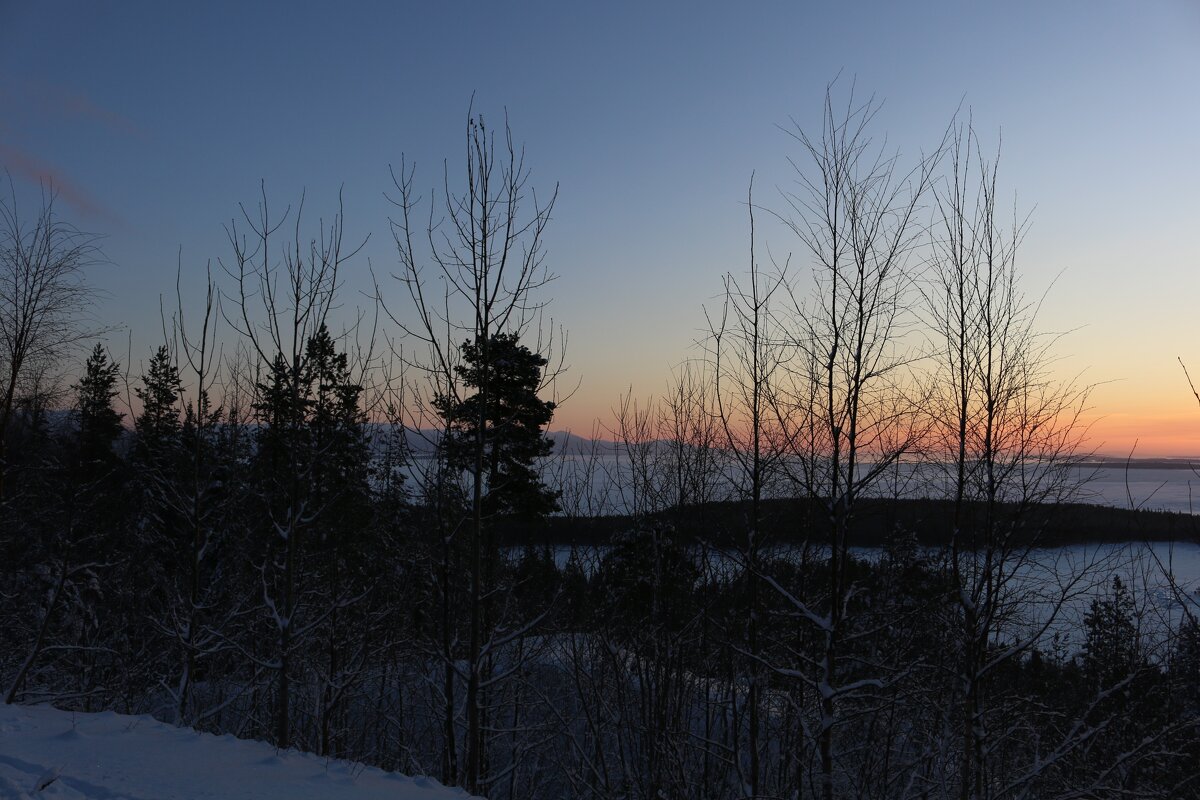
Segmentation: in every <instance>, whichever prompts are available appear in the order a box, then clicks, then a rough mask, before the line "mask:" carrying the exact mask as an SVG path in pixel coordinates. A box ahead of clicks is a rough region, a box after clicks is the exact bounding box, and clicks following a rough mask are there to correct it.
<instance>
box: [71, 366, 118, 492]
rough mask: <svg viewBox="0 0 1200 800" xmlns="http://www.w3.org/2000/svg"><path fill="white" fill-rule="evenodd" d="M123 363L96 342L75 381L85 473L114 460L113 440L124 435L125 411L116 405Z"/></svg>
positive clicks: (81, 456) (80, 458)
mask: <svg viewBox="0 0 1200 800" xmlns="http://www.w3.org/2000/svg"><path fill="white" fill-rule="evenodd" d="M120 369H121V367H120V365H119V364H117V363H116V362H115V361H113V362H110V361H109V359H108V353H106V352H105V350H104V346H103V345H100V344H97V345H96V346H95V348H93V349H92V354H91V355H90V356H88V360H87V362H86V363H85V364H84V373H83V377H81V378H80V379H79V383H77V384H75V403H76V410H77V412H78V415H79V416H78V420H79V460H80V464H81V465H82V466H83V467H84V470H85V472H86V471H91V469H92V468H95V467H103V466H105V465H108V464H110V463H111V462H112V460H113V449H112V448H113V443H114V442H115V441H116V440H117V438H118V437H119V436H120V435H121V419H122V418H123V417H124V415H123V414H120V413H118V412H117V410H116V409H115V408H113V399H114V398H116V396H117V389H116V386H117V377H118V375H119V374H120Z"/></svg>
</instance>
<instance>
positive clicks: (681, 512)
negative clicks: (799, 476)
mask: <svg viewBox="0 0 1200 800" xmlns="http://www.w3.org/2000/svg"><path fill="white" fill-rule="evenodd" d="M763 508H764V509H765V510H766V513H765V515H764V520H763V530H764V533H765V534H766V535H767V536H768V537H769V538H770V540H771V541H772V542H774V543H775V544H777V545H783V546H797V545H803V544H804V543H805V542H807V541H810V540H811V537H812V535H813V530H812V529H811V528H809V527H808V525H809V524H811V523H812V521H813V520H816V521H817V522H816V524H815V525H813V526H812V527H816V528H819V526H820V515H819V507H815V503H814V502H813V501H811V500H806V499H804V498H790V499H769V500H764V501H763ZM745 516H746V510H745V508H744V506H743V505H742V504H741V503H739V502H738V501H736V500H723V501H722V500H714V501H711V502H708V503H705V504H703V505H695V506H687V507H684V508H672V509H670V510H665V511H658V512H652V513H649V514H647V515H646V519H647V520H651V521H652V522H654V523H657V522H660V521H661V522H662V523H664V524H667V523H669V524H671V525H673V526H675V527H676V529H677V530H678V531H679V535H680V536H684V537H691V538H685V541H686V542H687V543H688V544H689V545H696V544H708V545H711V546H714V547H724V548H730V549H736V548H737V547H738V546H739V544H740V543H741V540H742V537H743V535H744V521H745ZM1025 516H1026V517H1027V519H1028V525H1023V526H1022V527H1021V529H1020V530H1019V531H1018V532H1017V533H1016V534H1015V536H1014V540H1015V541H1016V542H1019V543H1020V544H1022V545H1031V544H1036V545H1037V546H1039V547H1063V546H1067V545H1075V544H1080V545H1088V544H1114V545H1120V544H1126V543H1129V542H1180V541H1191V540H1193V539H1195V538H1196V536H1197V532H1198V531H1197V522H1196V518H1195V517H1194V516H1192V515H1190V514H1181V513H1179V512H1174V511H1155V510H1152V509H1128V508H1113V507H1111V506H1101V505H1092V504H1085V503H1054V504H1044V505H1038V506H1035V507H1033V508H1031V509H1029V510H1028V511H1027V512H1025ZM635 524H638V520H637V519H636V518H634V517H630V516H628V515H621V514H616V515H603V516H598V517H568V516H554V517H548V518H546V519H544V520H541V521H540V524H538V525H532V526H531V525H530V524H529V523H528V522H527V521H516V520H497V525H496V528H497V531H498V533H499V535H500V536H501V537H502V539H503V541H504V542H506V543H507V544H510V545H512V546H514V547H520V546H523V545H542V546H555V547H560V548H561V547H570V546H572V545H585V546H592V547H595V546H602V545H605V544H607V543H608V542H609V541H611V540H612V539H614V538H615V537H617V536H619V535H621V534H622V533H623V532H625V531H627V530H629V529H630V528H631V527H632V526H633V525H635ZM898 529H903V530H909V531H919V532H920V534H919V537H918V538H919V544H920V546H921V547H926V548H939V547H944V546H946V545H949V544H950V543H951V541H952V539H953V537H954V532H955V529H954V503H953V501H951V500H946V499H937V498H899V497H889V498H865V499H863V500H861V501H860V502H859V508H858V513H857V514H856V516H855V525H854V528H853V530H851V531H850V532H849V536H848V539H847V541H848V543H849V545H850V546H851V547H870V548H877V547H886V546H888V545H889V544H890V543H891V541H892V539H893V537H894V536H895V532H896V530H898Z"/></svg>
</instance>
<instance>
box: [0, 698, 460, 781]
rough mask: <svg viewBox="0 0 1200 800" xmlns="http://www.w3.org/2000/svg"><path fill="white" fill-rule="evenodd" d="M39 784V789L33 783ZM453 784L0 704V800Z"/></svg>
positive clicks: (148, 720)
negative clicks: (1, 799)
mask: <svg viewBox="0 0 1200 800" xmlns="http://www.w3.org/2000/svg"><path fill="white" fill-rule="evenodd" d="M39 787H44V788H39ZM466 797H467V795H466V794H465V793H464V792H463V791H462V790H460V789H449V788H446V787H443V786H442V785H441V784H439V783H438V782H437V781H435V780H433V779H430V778H409V777H406V776H404V775H400V774H396V773H388V772H383V771H382V770H378V769H374V768H370V767H364V766H362V765H361V764H354V763H349V762H345V761H331V760H328V759H324V758H319V757H317V756H313V755H307V754H304V753H297V752H295V751H286V752H278V751H276V749H275V748H274V747H272V746H271V745H269V744H266V743H264V742H254V741H246V740H241V739H236V738H234V737H232V736H213V735H211V734H207V733H198V732H196V731H194V730H191V729H189V728H175V727H172V726H170V725H166V724H163V723H161V722H159V721H157V720H155V719H154V718H153V717H148V716H143V717H127V716H123V715H121V714H114V713H111V712H106V713H102V714H76V713H72V712H70V711H59V710H57V709H54V708H51V707H49V706H5V705H0V798H3V799H4V800H9V799H10V798H12V800H35V798H56V800H80V799H81V798H88V800H200V798H222V800H242V799H243V798H245V799H248V798H263V799H264V800H266V799H269V800H276V798H278V799H279V800H292V799H293V798H294V800H309V798H312V800H317V799H318V798H321V799H322V800H374V798H380V800H382V799H383V798H387V800H465V798H466Z"/></svg>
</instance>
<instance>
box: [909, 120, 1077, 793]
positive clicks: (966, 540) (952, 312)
mask: <svg viewBox="0 0 1200 800" xmlns="http://www.w3.org/2000/svg"><path fill="white" fill-rule="evenodd" d="M949 162H950V163H949V166H950V174H949V175H948V176H947V179H946V180H944V181H943V182H941V183H940V184H939V185H938V186H937V187H936V188H935V196H936V199H937V206H936V212H935V217H934V227H933V230H932V234H933V235H932V250H931V269H930V273H929V280H928V283H927V284H926V288H925V289H924V290H923V291H924V294H925V306H926V308H927V310H928V314H929V315H930V323H931V324H930V328H931V333H932V334H933V336H934V337H935V343H936V344H935V350H934V352H935V353H936V358H935V364H936V368H935V372H934V376H933V377H934V387H935V388H934V390H933V391H932V392H931V393H930V395H929V396H930V401H931V402H930V403H929V408H930V410H931V412H932V415H931V420H932V422H933V426H932V428H931V442H930V444H931V447H930V453H931V456H932V458H933V459H934V463H935V464H936V465H939V466H943V465H944V466H945V467H948V469H946V471H945V472H946V484H947V486H946V488H947V490H948V494H949V496H950V498H951V499H952V501H953V528H952V533H951V540H950V547H949V551H948V553H947V559H948V567H949V570H950V572H951V575H952V577H953V583H954V585H955V587H957V592H956V593H955V595H954V597H953V600H954V602H955V605H956V606H957V614H958V620H959V628H958V630H959V633H960V634H961V638H960V641H959V648H960V651H959V654H958V657H959V664H958V668H957V674H958V678H959V682H960V686H959V691H960V693H961V694H960V697H961V707H960V710H959V714H958V725H959V730H960V735H961V743H960V752H959V756H960V763H959V772H958V780H959V785H958V796H959V797H960V798H961V800H971V799H972V798H976V799H982V798H985V797H991V796H993V795H992V789H990V788H989V787H990V786H991V785H992V784H993V783H994V780H993V779H994V778H995V777H996V776H997V774H998V773H1001V772H1002V773H1004V774H1008V775H1010V776H1015V775H1016V774H1019V772H1020V771H1019V770H1018V769H1017V768H1016V767H1015V765H1013V764H1005V765H998V764H993V763H992V762H993V760H994V758H995V757H994V756H990V755H989V754H991V753H995V752H998V750H999V748H998V747H997V744H996V741H995V739H996V738H997V737H998V736H1001V735H1002V734H1001V733H1000V732H999V731H1002V730H1003V728H1004V727H1005V726H1004V725H1003V724H1000V723H999V722H998V721H997V720H994V719H993V717H994V716H995V715H996V714H997V713H999V712H1000V711H1001V710H1002V709H1004V708H1005V707H1010V706H1011V704H1012V702H1011V698H1009V699H1007V700H1006V699H1003V698H991V697H989V696H988V689H987V686H988V682H989V679H990V677H991V676H992V675H993V674H994V673H995V672H996V671H997V670H999V669H1001V668H1003V667H1004V666H1005V665H1006V664H1008V663H1009V662H1011V661H1012V660H1014V659H1017V658H1020V657H1021V656H1022V655H1023V654H1025V653H1027V652H1028V651H1029V650H1030V649H1031V648H1033V647H1035V646H1037V645H1038V644H1039V642H1040V641H1041V640H1042V639H1043V637H1044V636H1045V634H1046V631H1047V630H1049V629H1050V627H1051V626H1052V625H1053V624H1054V622H1055V620H1056V618H1057V617H1058V615H1059V614H1060V613H1062V611H1063V610H1064V608H1065V607H1066V606H1067V604H1068V601H1069V600H1070V599H1071V597H1072V596H1074V595H1077V594H1079V593H1080V592H1081V591H1082V590H1083V589H1085V588H1088V582H1087V580H1086V578H1087V574H1088V573H1089V572H1093V571H1094V570H1095V566H1096V565H1094V564H1084V565H1074V566H1071V567H1068V565H1067V564H1066V563H1062V564H1058V565H1057V567H1058V568H1056V569H1054V570H1053V582H1051V583H1050V584H1049V585H1046V586H1040V587H1035V586H1033V584H1034V583H1035V582H1034V581H1033V580H1032V577H1031V575H1033V574H1045V573H1046V571H1047V570H1048V569H1049V568H1050V567H1051V566H1052V565H1050V564H1047V563H1046V561H1047V559H1048V558H1050V556H1048V555H1047V554H1046V553H1045V552H1044V551H1041V550H1038V549H1037V548H1038V547H1039V544H1040V543H1041V538H1040V527H1041V526H1042V525H1044V522H1045V513H1044V512H1040V513H1039V510H1038V507H1039V506H1041V505H1043V504H1054V503H1059V502H1062V501H1064V500H1068V499H1070V498H1071V497H1072V494H1073V492H1074V491H1075V490H1076V489H1078V487H1079V484H1080V483H1081V482H1082V480H1083V478H1082V477H1081V475H1080V473H1079V470H1078V469H1077V467H1078V465H1079V463H1080V461H1081V460H1082V458H1083V457H1084V456H1085V455H1086V454H1087V453H1086V451H1085V450H1084V448H1083V436H1084V435H1085V433H1086V428H1085V427H1084V426H1083V425H1081V423H1080V418H1081V415H1082V413H1083V411H1084V410H1085V407H1086V402H1087V397H1088V387H1086V386H1078V385H1076V384H1075V383H1074V382H1072V381H1069V380H1068V381H1062V380H1058V379H1056V378H1054V377H1053V376H1052V374H1051V367H1052V365H1053V363H1054V355H1053V352H1052V350H1051V348H1052V346H1053V345H1054V343H1055V342H1056V341H1057V338H1058V337H1057V336H1054V335H1047V334H1043V333H1040V332H1039V331H1038V329H1037V327H1036V312H1037V304H1036V303H1034V302H1031V301H1030V300H1028V299H1027V298H1026V297H1025V295H1024V294H1023V293H1022V291H1021V288H1020V281H1019V274H1018V271H1017V252H1018V248H1019V245H1020V243H1021V239H1022V237H1023V235H1024V232H1025V227H1026V221H1025V220H1023V219H1020V218H1016V217H1015V216H1014V219H1013V222H1012V224H1011V225H1010V226H1005V225H1004V223H1003V221H1002V220H1001V213H1000V208H999V206H998V195H997V176H998V164H999V158H998V152H997V155H996V156H994V157H992V158H990V159H989V158H988V157H987V156H986V155H985V153H984V152H983V150H982V147H981V145H980V142H979V139H978V137H977V136H976V134H975V131H974V130H973V129H972V128H971V127H970V125H965V126H964V125H957V126H956V127H955V128H954V132H953V140H952V146H951V147H950V149H949ZM1047 577H1049V576H1048V575H1047ZM1034 607H1036V608H1037V609H1038V617H1039V619H1038V624H1036V625H1034V626H1033V627H1032V628H1031V629H1029V630H1027V631H1024V632H1018V631H1017V630H1016V629H1015V628H1014V625H1015V623H1016V621H1017V620H1019V619H1021V618H1022V617H1023V616H1026V615H1028V614H1029V613H1030V612H1032V611H1033V610H1034ZM1002 641H1003V642H1004V645H1003V646H1001V645H1000V642H1002ZM1064 746H1065V743H1064Z"/></svg>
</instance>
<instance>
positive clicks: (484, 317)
mask: <svg viewBox="0 0 1200 800" xmlns="http://www.w3.org/2000/svg"><path fill="white" fill-rule="evenodd" d="M465 133H466V136H465V142H464V144H465V154H464V155H465V175H464V179H465V184H466V185H465V188H464V189H463V190H462V191H461V192H457V191H454V190H452V189H451V188H450V186H451V179H450V170H449V167H448V166H447V167H445V169H444V174H443V193H442V197H441V199H440V200H438V199H437V197H436V194H435V196H434V197H433V198H432V199H431V202H430V204H429V209H428V217H427V221H426V223H425V224H424V225H421V224H420V223H418V222H417V221H416V214H417V213H418V206H419V204H420V200H421V198H420V197H419V196H418V195H417V194H416V192H415V191H414V188H413V175H414V171H413V169H412V168H411V167H409V166H407V165H406V164H404V163H402V164H401V167H400V170H399V172H398V173H395V172H394V173H393V179H394V182H395V186H396V192H397V194H396V196H395V197H394V198H392V199H393V202H394V204H395V205H396V207H397V209H398V215H397V218H396V219H395V220H394V221H393V223H392V230H393V235H394V238H395V243H396V248H397V252H398V255H399V260H400V271H399V273H398V274H397V275H396V277H397V279H398V280H400V282H401V283H402V284H403V285H404V286H405V288H406V291H407V293H408V296H409V300H410V301H411V310H412V312H413V314H414V315H415V319H411V318H408V317H407V315H400V314H398V313H396V311H394V310H389V315H390V316H391V317H392V319H393V320H394V321H395V322H396V323H397V324H399V325H400V326H401V327H402V329H403V331H404V332H405V333H406V334H407V335H408V336H410V337H412V338H413V339H415V340H416V341H417V342H418V343H419V346H418V347H414V348H413V351H414V352H420V353H422V355H424V356H425V357H426V359H425V360H424V361H423V362H422V363H419V364H415V366H418V367H419V368H421V369H422V370H424V371H425V373H426V374H427V375H428V376H429V386H428V394H427V395H426V396H425V397H424V398H423V399H422V401H420V402H419V403H418V405H419V406H420V408H421V409H423V410H422V411H419V412H418V418H423V419H425V420H427V421H433V420H436V419H440V418H441V417H443V416H444V415H442V414H440V413H438V412H437V407H438V406H439V405H441V406H443V407H444V406H447V405H458V404H459V403H460V402H461V400H462V399H463V398H462V396H461V394H462V392H463V391H464V390H465V389H466V387H465V386H464V385H463V383H462V381H460V380H459V377H458V373H457V370H456V367H457V366H458V364H459V360H460V342H462V341H464V340H465V342H466V343H467V345H469V346H470V347H471V348H473V349H474V352H476V353H477V354H478V357H477V360H478V365H477V366H479V370H478V371H479V373H480V380H479V381H478V385H477V386H475V387H474V388H475V392H476V395H475V399H476V407H477V408H478V412H479V418H478V419H477V420H476V421H475V422H474V424H473V426H472V428H473V442H472V451H473V453H472V456H473V457H472V459H471V464H470V465H469V466H468V469H467V470H466V471H467V473H468V475H469V481H470V485H469V486H468V488H467V498H468V500H469V504H470V513H469V517H468V518H467V519H466V520H461V521H460V522H459V523H455V524H453V525H450V526H448V529H447V536H453V535H455V533H456V532H457V531H458V530H459V529H460V528H462V529H465V533H466V536H467V539H468V542H467V544H466V553H467V561H468V563H467V570H466V571H467V575H468V586H467V594H468V599H467V615H468V626H467V627H468V631H467V640H468V641H467V647H466V653H465V656H466V658H465V659H464V661H465V667H464V668H463V671H464V672H465V675H464V676H462V677H463V679H464V680H465V683H466V696H465V705H466V718H467V719H466V733H465V740H464V746H463V751H464V753H463V759H462V762H461V766H460V770H461V774H460V775H457V776H449V775H446V776H444V777H452V778H454V779H455V780H460V781H461V783H462V785H463V786H464V787H465V788H466V789H467V790H468V791H473V792H481V791H486V790H487V788H488V785H489V783H490V780H491V777H490V776H489V775H488V774H487V752H486V751H487V750H488V742H489V738H490V737H489V735H488V734H487V731H486V722H485V717H486V715H487V708H486V703H485V698H484V695H485V693H487V692H488V691H492V690H495V689H496V688H497V682H498V678H497V676H495V675H491V674H488V670H489V664H491V663H492V660H493V658H494V656H495V653H496V651H497V649H498V648H501V647H502V646H504V645H505V644H508V643H511V642H513V641H515V637H516V636H518V635H519V634H520V633H521V631H523V630H525V629H526V624H527V623H525V622H517V621H515V620H509V621H508V625H507V627H506V626H505V625H504V624H503V623H502V621H501V620H497V619H494V618H492V617H491V615H490V614H489V608H493V607H495V600H496V597H497V596H496V594H495V587H494V586H489V585H488V583H487V582H488V578H489V576H490V575H493V574H494V570H495V568H496V564H495V563H494V560H495V559H494V557H495V556H496V551H495V549H494V541H493V540H492V539H493V537H491V535H490V534H489V530H488V525H487V522H488V520H487V519H486V518H485V512H484V503H485V499H486V498H487V495H488V493H489V492H490V491H492V490H494V489H496V488H497V487H491V486H489V485H488V484H487V475H488V453H489V448H490V447H491V444H492V442H491V434H490V433H489V430H488V428H489V426H488V420H487V413H488V409H489V407H490V406H491V404H492V393H493V391H494V390H493V387H492V386H490V385H489V384H490V372H491V371H492V368H493V366H494V365H493V363H492V354H491V352H490V350H491V346H492V343H493V342H494V341H495V339H496V337H497V336H500V335H515V336H516V337H518V338H525V337H528V335H530V334H531V333H533V334H534V335H535V337H536V344H535V345H534V347H533V348H532V350H533V352H535V353H538V354H540V355H541V356H542V357H544V358H546V360H547V362H549V364H550V366H549V367H548V368H547V369H546V370H545V371H544V372H543V376H542V377H543V388H544V387H546V386H548V385H549V383H550V382H551V381H552V380H553V378H554V377H555V376H556V375H557V374H558V372H559V371H561V366H562V361H561V352H558V353H556V352H555V344H556V342H555V337H554V336H553V335H550V336H543V333H544V331H543V329H542V327H541V325H540V322H541V318H542V313H541V312H542V310H543V309H544V307H545V302H546V301H544V300H543V299H541V298H540V297H539V292H540V290H541V289H543V288H545V286H546V285H547V284H548V283H549V282H550V281H551V280H552V278H553V276H552V275H551V273H550V272H549V270H548V269H547V267H546V265H545V262H544V258H545V251H544V242H543V235H544V232H545V229H546V226H547V225H548V224H549V221H550V214H551V211H552V210H553V207H554V201H555V198H556V197H557V187H556V188H555V190H554V192H553V193H552V194H551V195H550V197H549V199H548V200H546V201H545V202H542V201H539V199H538V197H537V193H536V191H534V190H533V188H532V187H531V186H530V183H529V178H530V173H529V168H528V167H527V166H526V164H525V154H524V151H523V150H522V149H520V148H518V147H517V146H516V145H515V144H514V142H513V138H512V132H511V129H510V128H509V126H508V123H507V120H506V121H505V124H504V126H503V129H502V131H501V132H500V134H499V137H498V136H497V132H496V131H493V130H492V129H491V128H489V127H488V126H487V125H486V124H485V123H484V120H483V117H482V115H480V116H475V115H474V114H473V112H468V119H467V125H466V131H465ZM435 281H437V282H440V283H441V287H440V288H434V282H435ZM461 523H465V525H463V524H461ZM447 566H448V565H447ZM445 573H446V578H447V580H449V579H450V570H448V569H447V570H445ZM443 591H445V592H449V591H450V589H449V586H448V585H447V586H444V587H443ZM443 624H444V626H445V625H449V624H450V620H449V619H447V620H445V622H444V623H443ZM445 634H446V635H447V636H449V631H446V632H445ZM444 657H445V658H446V659H447V663H446V665H445V669H446V681H445V684H446V691H447V694H448V697H447V700H446V715H447V720H446V729H447V738H448V739H449V738H450V735H451V733H452V731H453V725H454V723H453V719H452V715H453V714H454V713H455V712H454V703H453V701H452V695H451V694H450V692H452V691H453V685H454V676H453V674H452V672H451V670H453V669H456V667H455V659H453V658H452V656H451V654H450V653H449V652H447V653H445V654H444ZM455 747H456V744H455V742H453V741H447V742H446V748H447V758H446V760H445V763H446V765H447V771H449V768H450V767H451V766H454V765H455V763H456V762H457V759H456V757H455V756H454V754H453V753H452V752H451V751H452V750H453V749H454V748H455Z"/></svg>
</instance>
